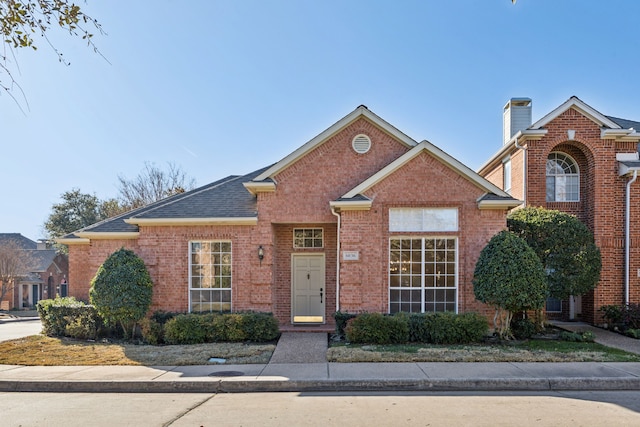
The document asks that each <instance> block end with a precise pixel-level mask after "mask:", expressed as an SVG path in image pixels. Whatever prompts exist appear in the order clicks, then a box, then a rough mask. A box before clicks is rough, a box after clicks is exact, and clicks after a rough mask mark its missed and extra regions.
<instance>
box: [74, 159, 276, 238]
mask: <svg viewBox="0 0 640 427" xmlns="http://www.w3.org/2000/svg"><path fill="white" fill-rule="evenodd" d="M268 167H270V166H268ZM268 167H265V168H263V169H260V170H257V171H254V172H252V173H249V174H247V175H243V176H237V175H231V176H228V177H226V178H223V179H221V180H218V181H215V182H212V183H210V184H207V185H204V186H202V187H199V188H196V189H194V190H191V191H187V192H184V193H182V194H176V195H175V196H171V197H167V198H166V199H162V200H159V201H157V202H154V203H151V204H149V205H147V206H144V207H141V208H138V209H134V210H132V211H129V212H126V213H124V214H121V215H118V216H115V217H113V218H109V219H106V220H104V221H101V222H98V223H96V224H92V225H90V226H88V227H85V228H83V229H81V230H77V231H75V232H74V233H71V234H68V235H66V236H64V238H65V239H70V238H77V236H75V233H79V232H94V233H97V232H100V233H122V232H137V231H138V226H137V225H135V224H128V223H126V222H125V220H127V219H135V218H139V219H181V218H246V217H257V215H258V214H257V212H256V199H255V197H254V196H253V195H252V194H251V193H249V192H248V191H247V189H246V188H244V186H243V185H242V184H243V183H244V182H247V181H251V180H253V179H254V178H255V177H256V176H258V175H260V174H261V173H262V172H264V171H265V170H266V169H267V168H268Z"/></svg>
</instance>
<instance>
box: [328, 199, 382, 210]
mask: <svg viewBox="0 0 640 427" xmlns="http://www.w3.org/2000/svg"><path fill="white" fill-rule="evenodd" d="M372 204H373V201H372V200H336V201H332V202H329V206H331V207H332V208H335V209H339V210H341V211H368V210H370V209H371V205H372Z"/></svg>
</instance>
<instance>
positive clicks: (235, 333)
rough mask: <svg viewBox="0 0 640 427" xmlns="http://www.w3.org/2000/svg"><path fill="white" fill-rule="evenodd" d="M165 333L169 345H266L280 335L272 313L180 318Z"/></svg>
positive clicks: (186, 316)
mask: <svg viewBox="0 0 640 427" xmlns="http://www.w3.org/2000/svg"><path fill="white" fill-rule="evenodd" d="M156 323H157V322H156ZM157 324H159V323H157ZM163 329H164V341H165V342H166V343H167V344H201V343H209V342H239V341H253V342H266V341H272V340H274V339H276V338H277V337H278V335H279V334H280V330H279V328H278V321H277V320H276V319H275V317H273V315H272V314H271V313H253V312H251V313H224V314H220V313H207V314H196V313H189V314H178V315H176V316H174V317H172V318H171V319H169V320H168V321H167V322H166V323H165V324H164V328H163ZM143 333H144V331H143ZM155 336H157V334H156V335H155ZM152 339H153V337H152ZM145 340H147V339H146V338H145ZM149 341H150V340H149Z"/></svg>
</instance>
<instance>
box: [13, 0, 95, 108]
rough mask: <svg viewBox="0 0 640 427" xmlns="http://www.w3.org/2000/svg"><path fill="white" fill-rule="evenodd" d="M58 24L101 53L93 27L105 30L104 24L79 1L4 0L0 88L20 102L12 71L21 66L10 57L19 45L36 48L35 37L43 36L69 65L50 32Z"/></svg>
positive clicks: (60, 58)
mask: <svg viewBox="0 0 640 427" xmlns="http://www.w3.org/2000/svg"><path fill="white" fill-rule="evenodd" d="M54 28H59V29H61V30H63V31H66V32H68V33H69V34H70V35H72V36H76V37H80V38H81V39H82V40H84V41H85V42H86V43H87V45H88V46H89V47H90V48H92V49H93V50H94V52H96V53H99V52H98V49H97V48H96V46H95V44H94V43H93V33H92V32H91V31H90V30H93V29H95V30H97V31H98V32H100V33H101V34H102V33H103V31H102V27H101V26H100V24H99V23H98V21H97V20H95V19H93V18H91V17H90V16H88V15H86V14H85V13H84V11H82V10H81V9H80V6H78V5H76V4H75V3H73V2H71V1H69V0H0V33H2V41H3V42H4V43H3V45H4V46H5V47H4V48H3V49H2V50H0V89H2V90H4V91H5V92H6V93H7V94H8V95H9V96H10V97H11V98H13V100H14V101H15V102H16V103H17V104H18V105H20V104H19V102H18V100H17V98H16V97H15V96H14V95H13V91H14V90H15V88H18V90H20V87H19V85H18V84H17V82H16V80H15V79H14V74H13V72H12V67H16V68H17V66H16V65H15V61H14V63H13V64H12V61H11V60H10V57H13V58H14V59H15V54H14V50H15V49H20V48H31V49H33V50H36V49H37V46H36V42H35V38H36V36H40V39H41V40H44V42H45V44H47V45H49V47H50V48H51V49H52V50H53V51H54V52H55V54H56V55H57V56H58V61H60V62H62V63H64V64H66V65H69V62H67V61H66V60H65V59H64V56H63V54H62V52H60V51H59V50H58V49H56V48H55V46H54V45H53V44H52V43H51V41H50V40H49V37H48V34H50V32H51V31H52V30H53V29H54ZM20 92H21V91H20Z"/></svg>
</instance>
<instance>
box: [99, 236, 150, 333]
mask: <svg viewBox="0 0 640 427" xmlns="http://www.w3.org/2000/svg"><path fill="white" fill-rule="evenodd" d="M152 287H153V282H152V281H151V276H150V275H149V272H148V271H147V268H146V266H145V265H144V261H142V259H140V257H138V256H137V255H136V254H135V253H134V252H133V251H131V250H129V249H125V248H121V249H119V250H117V251H116V252H114V253H113V254H111V255H110V256H109V257H108V258H107V259H106V260H105V262H104V263H103V264H102V265H101V266H100V268H99V269H98V272H97V273H96V275H95V277H94V278H93V280H91V289H90V291H89V297H90V299H91V303H92V304H93V305H94V306H95V307H96V310H98V314H99V315H100V317H102V318H103V319H104V320H105V322H107V324H116V323H119V324H120V325H121V326H122V329H123V330H124V331H125V334H127V333H128V331H129V330H131V336H133V331H134V330H135V326H136V322H138V321H139V320H141V319H142V318H143V317H144V316H145V314H146V313H147V311H148V310H149V306H150V305H151V297H152V292H153V289H152Z"/></svg>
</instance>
